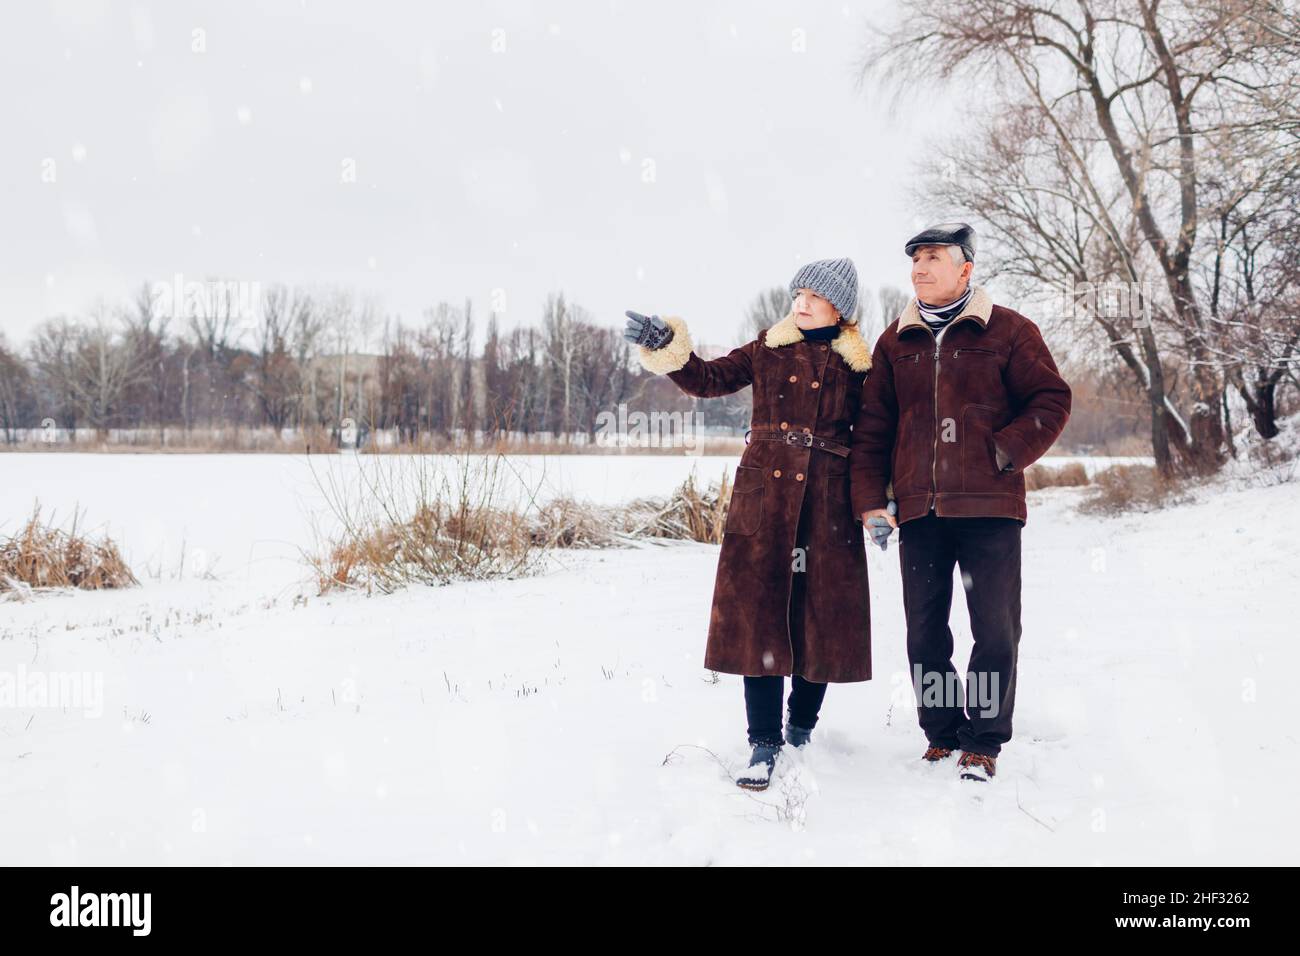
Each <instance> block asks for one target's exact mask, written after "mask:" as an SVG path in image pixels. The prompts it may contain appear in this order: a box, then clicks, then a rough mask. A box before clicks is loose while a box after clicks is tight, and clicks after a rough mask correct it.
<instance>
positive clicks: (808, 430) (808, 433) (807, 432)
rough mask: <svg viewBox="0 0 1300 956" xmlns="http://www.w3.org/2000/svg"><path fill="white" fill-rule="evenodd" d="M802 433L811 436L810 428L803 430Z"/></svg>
mask: <svg viewBox="0 0 1300 956" xmlns="http://www.w3.org/2000/svg"><path fill="white" fill-rule="evenodd" d="M803 433H804V434H805V435H811V434H812V429H811V428H805V429H804V430H803Z"/></svg>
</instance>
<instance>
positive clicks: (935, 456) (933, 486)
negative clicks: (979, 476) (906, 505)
mask: <svg viewBox="0 0 1300 956" xmlns="http://www.w3.org/2000/svg"><path fill="white" fill-rule="evenodd" d="M965 318H967V316H964V315H959V316H958V317H957V318H955V319H953V320H952V321H951V322H949V323H948V324H947V325H945V326H944V327H943V328H942V329H940V330H939V334H938V335H935V334H934V331H933V330H932V329H931V328H930V327H929V326H928V325H927V326H925V330H926V331H927V332H929V333H930V338H932V339H934V442H933V446H932V447H931V449H930V507H929V508H927V509H926V511H927V513H928V512H929V511H934V513H935V514H936V515H937V514H938V513H939V475H938V471H939V339H940V338H942V337H943V334H944V333H945V332H947V331H948V330H949V329H951V328H952V327H953V326H954V325H956V324H957V323H958V322H960V321H962V320H963V319H965ZM956 354H957V353H956V352H953V355H956Z"/></svg>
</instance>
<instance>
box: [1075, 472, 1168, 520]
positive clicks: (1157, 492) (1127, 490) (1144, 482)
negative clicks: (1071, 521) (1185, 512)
mask: <svg viewBox="0 0 1300 956" xmlns="http://www.w3.org/2000/svg"><path fill="white" fill-rule="evenodd" d="M1092 485H1093V488H1094V489H1095V490H1094V492H1093V494H1092V495H1091V496H1090V497H1089V498H1087V499H1086V500H1085V501H1083V502H1082V503H1081V504H1080V505H1079V510H1080V511H1081V512H1083V513H1084V514H1107V515H1111V514H1122V513H1124V512H1128V511H1155V510H1157V509H1160V508H1164V507H1166V506H1168V505H1173V504H1179V503H1181V502H1182V501H1184V500H1185V499H1186V496H1185V495H1183V494H1181V489H1182V485H1181V484H1180V483H1179V482H1178V480H1177V479H1174V478H1168V477H1165V476H1164V475H1162V474H1160V472H1159V471H1157V470H1156V469H1155V468H1153V467H1152V466H1151V465H1112V466H1111V467H1109V468H1106V469H1104V470H1102V471H1099V472H1097V473H1096V474H1095V475H1093V476H1092Z"/></svg>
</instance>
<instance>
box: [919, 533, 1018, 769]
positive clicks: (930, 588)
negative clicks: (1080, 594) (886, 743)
mask: <svg viewBox="0 0 1300 956" xmlns="http://www.w3.org/2000/svg"><path fill="white" fill-rule="evenodd" d="M1020 529H1021V524H1020V522H1019V521H1017V520H1015V519H1014V518H940V517H937V516H936V515H935V514H934V513H933V512H931V513H930V514H928V515H926V516H925V517H924V518H914V519H913V520H911V521H908V522H906V523H905V524H903V525H902V527H901V528H900V529H899V540H900V545H899V548H900V551H899V555H900V557H899V560H900V563H901V564H902V568H903V610H904V612H905V614H906V615H907V661H908V664H909V665H910V667H911V671H912V672H911V674H910V675H909V676H910V677H911V680H912V684H913V687H914V689H915V690H916V694H917V704H918V707H917V716H918V718H919V719H920V723H921V729H922V730H923V731H924V732H925V736H926V737H927V738H928V739H929V741H930V743H931V744H932V745H934V746H938V747H952V748H954V749H955V748H958V747H960V748H961V749H962V750H966V751H969V752H972V753H978V754H987V755H988V756H990V757H996V756H997V755H998V753H999V751H1000V750H1001V749H1002V745H1003V744H1004V743H1006V742H1007V741H1008V740H1010V739H1011V711H1012V708H1013V707H1014V705H1015V699H1016V657H1017V654H1018V652H1019V646H1020ZM954 564H955V565H957V566H959V567H960V568H961V572H962V582H963V584H965V586H966V604H967V606H968V608H969V610H970V628H971V636H972V637H973V638H974V641H975V646H974V648H973V650H972V651H971V656H970V666H969V667H967V669H966V674H965V682H964V686H963V681H962V678H961V675H958V673H957V671H956V669H955V668H954V667H953V666H952V651H953V641H952V631H951V629H949V627H948V616H949V613H950V612H951V610H952V572H953V566H954Z"/></svg>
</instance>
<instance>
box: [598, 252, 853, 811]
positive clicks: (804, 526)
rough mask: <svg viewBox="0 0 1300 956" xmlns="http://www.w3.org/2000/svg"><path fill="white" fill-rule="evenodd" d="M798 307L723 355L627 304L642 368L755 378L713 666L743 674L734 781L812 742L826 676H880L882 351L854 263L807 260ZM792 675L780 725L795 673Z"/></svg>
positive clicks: (707, 384)
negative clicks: (870, 462) (876, 583)
mask: <svg viewBox="0 0 1300 956" xmlns="http://www.w3.org/2000/svg"><path fill="white" fill-rule="evenodd" d="M790 294H791V298H792V307H791V310H790V312H789V314H788V315H786V316H785V318H783V319H782V320H781V321H780V322H777V323H776V324H775V325H773V326H772V327H771V328H769V329H765V330H764V331H762V332H760V333H759V335H758V337H757V338H756V339H754V340H753V341H752V342H749V343H748V344H746V345H742V346H740V347H739V348H737V349H734V350H732V351H731V352H730V353H729V354H727V355H724V356H722V357H720V358H716V359H714V360H712V361H705V360H704V359H702V358H700V357H699V356H698V355H697V354H695V351H694V350H693V347H692V343H691V336H690V333H689V332H688V331H687V329H686V323H685V322H683V321H682V320H681V319H679V318H675V317H671V316H670V317H667V318H664V319H660V318H659V317H658V316H653V315H652V316H645V315H641V314H639V313H637V312H628V313H627V316H628V322H627V328H626V330H625V331H624V335H625V336H626V337H627V338H628V339H629V340H630V341H632V342H634V343H636V344H637V345H638V346H639V352H640V360H641V364H642V365H643V366H644V367H645V368H646V369H647V370H649V371H651V372H655V373H657V374H665V375H667V376H668V377H669V378H670V379H672V381H673V382H675V383H676V384H677V386H678V387H679V388H681V389H682V391H684V392H686V393H687V394H689V395H695V396H698V397H700V398H712V397H715V396H719V395H727V394H729V393H731V392H736V391H739V390H740V389H742V388H744V387H745V386H746V385H749V386H752V388H753V410H752V413H751V419H750V425H751V428H750V432H749V435H748V436H747V444H746V447H745V451H744V454H743V455H742V456H741V459H740V465H739V467H738V468H737V469H736V477H735V483H734V485H733V488H732V493H731V502H730V504H729V506H728V509H727V522H726V528H725V533H724V535H723V540H722V551H721V553H720V554H719V556H718V573H717V579H716V581H715V584H714V590H713V609H712V613H711V615H710V618H709V633H708V642H707V646H706V650H705V655H704V666H705V667H707V668H709V669H710V670H714V671H719V672H722V673H726V674H739V675H742V676H743V677H744V684H745V709H746V712H747V716H748V721H749V743H750V746H751V747H752V754H751V757H750V761H749V766H748V767H747V768H746V769H745V770H744V771H743V772H742V773H741V775H740V777H739V779H737V781H736V783H737V784H738V785H739V786H741V787H744V788H746V789H750V790H763V789H766V787H767V786H768V783H769V782H770V780H771V777H772V773H773V771H774V768H775V765H776V760H777V756H778V755H779V753H780V750H781V746H782V744H783V743H789V744H791V745H792V746H795V747H800V746H803V745H804V744H806V743H807V742H808V740H809V737H810V735H811V733H812V730H813V727H814V726H815V725H816V723H817V718H818V714H819V712H820V710H821V704H822V699H823V697H824V696H825V694H826V685H827V684H828V683H847V682H851V681H864V680H869V679H870V678H871V625H870V608H869V604H868V595H867V564H866V553H865V549H864V546H863V535H862V525H861V524H860V523H859V522H858V520H857V518H856V516H855V515H854V512H853V508H852V505H851V501H850V494H849V491H850V489H849V463H848V454H849V441H850V426H851V425H852V423H853V422H854V421H855V419H856V418H857V415H858V406H859V402H860V400H861V395H862V386H863V381H864V379H865V378H866V373H867V369H869V368H870V367H871V350H870V349H869V348H868V346H867V344H866V343H865V342H864V341H863V339H862V335H861V333H860V332H859V330H858V326H857V322H856V319H855V318H854V316H853V312H854V307H855V306H856V304H857V297H858V276H857V270H856V269H855V268H854V266H853V263H852V262H851V261H850V260H848V259H827V260H822V261H819V262H813V263H809V264H808V265H806V266H804V267H803V268H802V269H800V270H799V271H798V272H797V273H796V274H795V276H794V278H793V279H792V280H791V282H790ZM786 676H789V677H790V678H791V683H792V687H791V692H790V698H789V701H788V707H789V715H788V719H787V721H786V724H785V728H784V730H785V732H784V738H783V735H782V721H781V699H782V696H783V694H784V678H785V677H786Z"/></svg>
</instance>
